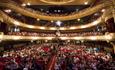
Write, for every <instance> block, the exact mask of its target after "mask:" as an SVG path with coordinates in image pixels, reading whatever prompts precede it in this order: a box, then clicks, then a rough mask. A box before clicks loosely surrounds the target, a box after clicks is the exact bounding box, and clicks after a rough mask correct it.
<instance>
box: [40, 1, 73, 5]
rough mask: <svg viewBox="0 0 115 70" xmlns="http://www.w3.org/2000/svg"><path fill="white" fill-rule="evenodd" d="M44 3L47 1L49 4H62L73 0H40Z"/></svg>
mask: <svg viewBox="0 0 115 70" xmlns="http://www.w3.org/2000/svg"><path fill="white" fill-rule="evenodd" d="M40 1H42V2H44V3H49V4H58V5H62V4H66V3H70V2H73V1H75V0H40Z"/></svg>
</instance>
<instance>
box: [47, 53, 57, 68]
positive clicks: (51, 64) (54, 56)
mask: <svg viewBox="0 0 115 70" xmlns="http://www.w3.org/2000/svg"><path fill="white" fill-rule="evenodd" d="M55 62H56V55H53V56H52V58H51V60H50V61H49V64H48V69H46V70H54V65H55Z"/></svg>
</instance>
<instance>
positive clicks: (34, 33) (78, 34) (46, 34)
mask: <svg viewBox="0 0 115 70" xmlns="http://www.w3.org/2000/svg"><path fill="white" fill-rule="evenodd" d="M8 35H21V36H41V37H46V36H52V37H56V36H57V35H56V34H53V33H52V34H50V33H36V32H33V33H32V32H9V33H8ZM91 35H93V36H96V35H103V33H100V32H83V33H61V34H60V36H61V37H67V36H70V37H74V36H91Z"/></svg>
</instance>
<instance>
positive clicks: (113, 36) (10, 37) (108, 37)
mask: <svg viewBox="0 0 115 70" xmlns="http://www.w3.org/2000/svg"><path fill="white" fill-rule="evenodd" d="M54 38H55V37H39V36H37V37H35V36H16V35H0V40H52V39H54ZM59 38H60V39H61V40H93V41H96V40H98V41H99V40H100V41H113V40H115V33H109V34H107V35H101V36H100V35H99V36H98V35H97V36H75V37H59Z"/></svg>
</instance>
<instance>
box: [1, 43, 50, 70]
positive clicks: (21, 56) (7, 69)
mask: <svg viewBox="0 0 115 70" xmlns="http://www.w3.org/2000/svg"><path fill="white" fill-rule="evenodd" d="M50 51H51V48H50V47H49V46H48V45H30V46H28V47H26V46H24V47H23V48H22V47H21V48H18V49H13V50H10V51H6V52H4V54H3V56H2V57H1V58H0V70H45V68H46V67H47V64H48V62H49V59H51V52H50Z"/></svg>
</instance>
